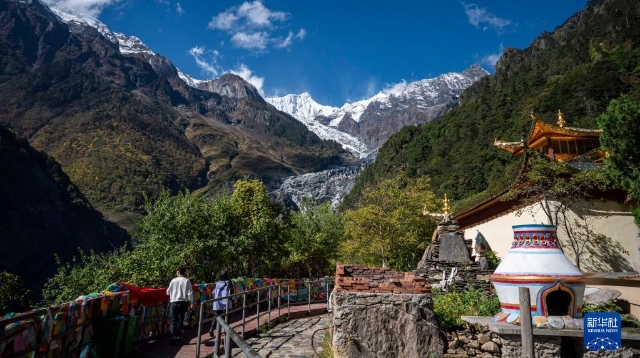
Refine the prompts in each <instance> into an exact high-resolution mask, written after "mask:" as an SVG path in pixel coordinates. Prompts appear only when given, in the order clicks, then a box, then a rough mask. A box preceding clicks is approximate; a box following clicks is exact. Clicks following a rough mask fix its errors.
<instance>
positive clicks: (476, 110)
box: [345, 0, 640, 206]
mask: <svg viewBox="0 0 640 358" xmlns="http://www.w3.org/2000/svg"><path fill="white" fill-rule="evenodd" d="M639 20H640V2H638V1H633V0H594V1H591V2H589V4H588V5H587V6H586V8H585V9H584V10H583V11H581V12H579V13H577V14H575V15H574V16H572V17H571V18H570V19H568V20H567V21H566V22H565V23H564V24H563V25H561V26H559V27H558V28H556V30H555V31H554V32H553V33H543V34H541V35H540V37H538V38H537V39H536V40H535V41H533V43H532V44H531V46H529V47H528V48H526V49H525V50H517V49H513V48H509V49H506V50H505V51H504V53H503V55H502V57H501V58H500V60H499V61H498V63H497V65H496V69H495V73H494V74H493V75H491V76H488V77H485V78H483V79H481V80H480V81H478V82H477V83H476V84H474V85H473V86H472V87H471V88H469V89H468V90H467V91H466V92H465V93H464V94H463V96H462V99H461V104H460V106H459V107H458V108H455V109H453V110H452V111H450V112H449V113H448V114H446V115H445V116H444V117H443V118H441V119H440V120H436V121H433V122H430V123H427V124H424V125H422V126H418V127H405V128H404V129H403V130H401V131H400V132H399V133H398V134H396V135H394V136H393V137H391V138H390V139H389V140H388V141H387V142H386V143H385V144H384V146H383V147H382V148H381V149H380V152H379V154H378V157H377V158H376V161H375V162H374V163H373V164H372V165H371V166H370V167H368V168H367V169H366V170H365V171H364V172H363V173H362V175H361V176H360V178H359V180H358V182H357V183H356V186H355V188H354V190H353V191H352V192H351V193H350V194H349V196H348V197H347V198H346V200H345V205H346V206H349V205H352V203H353V202H354V201H355V199H356V198H357V197H358V196H359V195H360V193H361V192H362V190H363V188H364V187H365V186H367V185H369V183H372V182H375V181H378V180H380V179H381V178H383V177H386V176H388V174H389V173H392V172H394V171H397V170H404V171H405V172H406V173H407V175H409V176H410V177H415V176H421V175H428V176H429V177H430V178H431V184H432V187H433V189H434V191H435V192H436V194H438V195H440V196H441V195H443V194H444V193H447V194H448V195H449V197H450V198H452V199H453V200H460V199H465V198H469V197H471V196H473V195H474V194H478V193H481V192H483V191H485V190H487V189H489V190H490V191H491V190H492V189H494V188H504V186H505V184H507V183H509V181H510V180H511V178H513V176H514V175H515V174H516V173H517V171H518V165H519V158H518V157H514V156H512V155H511V154H510V153H508V152H506V151H501V150H498V149H497V148H495V147H494V146H493V141H494V139H500V140H506V141H518V140H520V139H521V138H522V137H525V138H526V136H527V134H528V130H529V128H530V125H531V121H530V119H529V114H530V113H531V112H534V113H535V114H536V115H537V116H538V117H540V118H544V119H545V120H547V121H549V122H555V121H556V119H557V115H556V113H557V111H558V110H559V109H560V110H562V112H563V113H564V115H565V119H566V120H567V126H570V127H583V128H597V123H596V118H597V117H598V116H599V115H600V114H602V113H603V112H604V111H605V110H606V108H607V106H608V104H609V102H610V101H611V100H612V99H615V98H618V97H620V96H621V95H622V94H629V95H631V96H634V97H640V27H639V26H637V24H638V22H639Z"/></svg>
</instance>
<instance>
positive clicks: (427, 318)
mask: <svg viewBox="0 0 640 358" xmlns="http://www.w3.org/2000/svg"><path fill="white" fill-rule="evenodd" d="M331 306H332V309H333V322H332V325H331V345H332V348H333V354H334V357H335V358H346V357H357V358H364V357H376V358H378V357H380V358H382V357H389V358H391V357H394V358H395V357H407V358H409V357H411V358H413V357H431V356H433V357H440V356H442V354H443V353H444V352H445V349H446V337H445V336H444V334H443V333H442V332H441V330H440V325H439V322H438V319H437V317H436V316H435V314H434V313H433V300H432V298H431V286H430V285H429V284H428V283H427V282H426V281H425V279H424V278H421V277H419V276H416V275H415V274H414V273H412V272H397V271H394V270H391V269H388V268H381V267H360V266H355V265H345V264H338V265H337V267H336V277H335V288H334V292H333V293H332V295H331Z"/></svg>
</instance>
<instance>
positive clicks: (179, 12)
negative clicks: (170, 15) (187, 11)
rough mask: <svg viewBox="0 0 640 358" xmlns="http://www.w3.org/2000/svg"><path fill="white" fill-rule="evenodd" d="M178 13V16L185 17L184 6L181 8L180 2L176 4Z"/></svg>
mask: <svg viewBox="0 0 640 358" xmlns="http://www.w3.org/2000/svg"><path fill="white" fill-rule="evenodd" d="M176 12H177V13H178V15H184V10H183V9H182V6H180V3H179V2H177V3H176Z"/></svg>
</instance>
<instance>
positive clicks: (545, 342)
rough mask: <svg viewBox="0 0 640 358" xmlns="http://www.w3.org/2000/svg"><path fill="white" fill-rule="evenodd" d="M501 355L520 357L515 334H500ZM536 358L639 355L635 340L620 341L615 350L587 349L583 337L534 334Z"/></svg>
mask: <svg viewBox="0 0 640 358" xmlns="http://www.w3.org/2000/svg"><path fill="white" fill-rule="evenodd" d="M500 340H501V342H502V357H503V358H520V357H522V340H521V339H520V336H519V335H516V334H501V335H500ZM533 345H534V351H535V352H536V358H552V357H554V358H555V357H583V358H595V357H602V358H631V357H639V356H640V344H639V343H638V342H637V341H627V340H623V341H622V346H623V347H622V348H621V349H618V350H615V351H587V350H585V348H584V344H583V337H559V336H534V338H533Z"/></svg>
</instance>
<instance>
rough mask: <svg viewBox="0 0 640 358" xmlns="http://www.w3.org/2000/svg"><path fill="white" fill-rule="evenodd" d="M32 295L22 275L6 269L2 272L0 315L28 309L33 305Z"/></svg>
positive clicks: (0, 281) (0, 277) (0, 273)
mask: <svg viewBox="0 0 640 358" xmlns="http://www.w3.org/2000/svg"><path fill="white" fill-rule="evenodd" d="M30 295H31V293H30V292H29V290H27V289H26V288H25V287H24V282H23V281H22V279H21V278H20V276H17V275H14V274H11V273H9V272H6V271H2V272H0V316H3V315H4V314H6V313H9V312H23V311H26V310H28V309H29V306H30V305H31V302H30V301H29V296H30Z"/></svg>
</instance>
